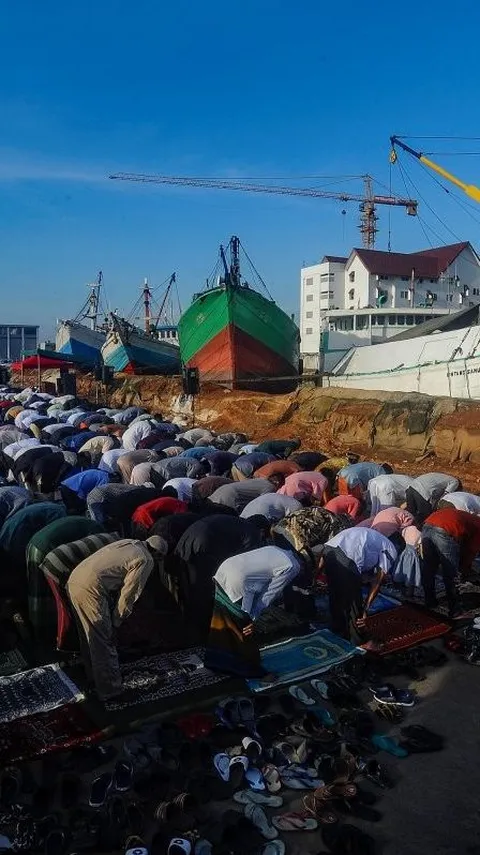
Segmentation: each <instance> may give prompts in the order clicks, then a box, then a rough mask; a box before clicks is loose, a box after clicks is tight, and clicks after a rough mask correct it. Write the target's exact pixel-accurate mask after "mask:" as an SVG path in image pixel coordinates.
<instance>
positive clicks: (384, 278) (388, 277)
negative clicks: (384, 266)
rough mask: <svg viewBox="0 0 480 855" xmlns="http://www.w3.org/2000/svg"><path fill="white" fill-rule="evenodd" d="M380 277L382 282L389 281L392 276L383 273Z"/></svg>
mask: <svg viewBox="0 0 480 855" xmlns="http://www.w3.org/2000/svg"><path fill="white" fill-rule="evenodd" d="M378 278H379V279H380V280H381V281H382V282H388V280H389V279H390V276H384V275H383V274H381V275H380V276H379V277H378Z"/></svg>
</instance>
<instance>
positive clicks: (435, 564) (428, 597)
mask: <svg viewBox="0 0 480 855" xmlns="http://www.w3.org/2000/svg"><path fill="white" fill-rule="evenodd" d="M422 549H423V567H422V584H423V590H424V592H425V605H426V606H428V607H431V606H434V605H436V596H435V576H436V575H437V572H438V570H439V567H441V572H442V578H443V584H444V585H445V593H446V596H447V603H448V609H449V613H450V615H452V614H453V611H454V608H455V599H456V597H455V576H456V575H457V573H458V572H459V570H460V544H459V543H458V541H456V540H455V538H453V537H451V535H449V534H447V532H446V531H444V530H443V529H442V528H438V527H437V526H434V525H424V526H423V529H422Z"/></svg>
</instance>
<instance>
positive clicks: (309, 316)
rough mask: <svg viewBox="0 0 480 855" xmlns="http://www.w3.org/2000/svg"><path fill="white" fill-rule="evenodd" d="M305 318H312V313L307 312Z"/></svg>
mask: <svg viewBox="0 0 480 855" xmlns="http://www.w3.org/2000/svg"><path fill="white" fill-rule="evenodd" d="M305 317H307V318H313V312H307V314H306V316H305Z"/></svg>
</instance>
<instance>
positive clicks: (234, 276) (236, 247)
mask: <svg viewBox="0 0 480 855" xmlns="http://www.w3.org/2000/svg"><path fill="white" fill-rule="evenodd" d="M230 279H231V282H232V285H233V286H234V287H235V288H238V287H240V239H239V238H238V237H236V235H233V237H231V238H230Z"/></svg>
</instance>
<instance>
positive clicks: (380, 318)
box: [372, 315, 385, 327]
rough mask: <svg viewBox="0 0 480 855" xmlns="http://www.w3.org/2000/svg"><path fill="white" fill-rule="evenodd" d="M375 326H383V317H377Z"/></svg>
mask: <svg viewBox="0 0 480 855" xmlns="http://www.w3.org/2000/svg"><path fill="white" fill-rule="evenodd" d="M372 317H373V316H372ZM377 326H378V327H383V326H385V315H377Z"/></svg>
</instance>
